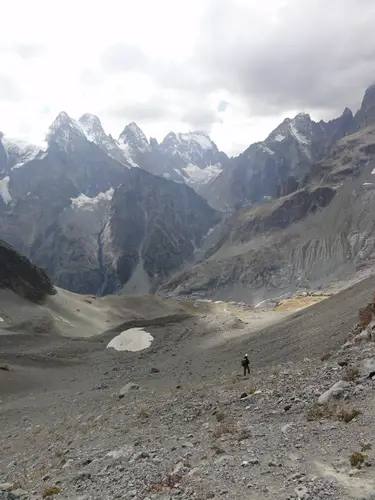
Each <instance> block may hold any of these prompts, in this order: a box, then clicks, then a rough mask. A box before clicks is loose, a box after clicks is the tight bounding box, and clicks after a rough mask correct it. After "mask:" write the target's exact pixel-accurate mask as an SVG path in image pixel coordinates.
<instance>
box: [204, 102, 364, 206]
mask: <svg viewBox="0 0 375 500" xmlns="http://www.w3.org/2000/svg"><path fill="white" fill-rule="evenodd" d="M355 128H356V124H355V122H354V118H353V115H352V113H351V111H350V110H348V109H345V111H344V113H343V114H342V116H341V117H339V118H337V119H335V120H332V121H330V122H323V121H321V122H319V123H316V122H314V121H313V120H311V118H310V116H309V115H308V114H305V113H299V114H298V115H297V116H295V117H294V118H293V119H290V118H287V119H285V120H284V121H283V122H282V123H281V124H280V125H279V126H278V127H277V128H276V129H275V130H274V131H273V132H271V134H270V135H269V136H268V137H267V139H266V140H265V141H264V142H259V143H256V144H252V145H251V146H250V147H249V148H248V149H247V150H246V151H244V153H242V154H241V155H240V156H238V157H237V158H234V159H232V161H231V166H230V168H227V169H225V170H224V171H223V173H222V174H221V175H220V176H219V177H217V179H216V180H214V181H213V182H212V183H211V184H210V185H209V186H207V188H206V189H204V190H203V191H202V194H203V195H204V196H205V197H206V198H207V199H208V200H209V202H210V203H211V205H212V206H217V207H221V208H223V209H227V210H231V209H233V208H239V207H241V206H244V205H248V204H249V203H259V202H262V201H264V200H267V199H275V198H278V197H280V196H284V195H287V194H289V193H291V192H293V191H295V190H297V189H298V188H299V187H301V186H302V183H303V179H304V177H305V176H306V175H307V174H308V173H309V172H310V169H311V167H312V165H314V163H316V162H317V161H318V160H320V159H321V158H323V157H324V156H325V155H326V154H327V153H328V151H329V150H330V148H331V147H332V145H333V144H334V143H335V142H336V141H337V140H339V139H340V138H341V137H343V136H344V135H345V134H347V133H350V132H352V131H354V130H355Z"/></svg>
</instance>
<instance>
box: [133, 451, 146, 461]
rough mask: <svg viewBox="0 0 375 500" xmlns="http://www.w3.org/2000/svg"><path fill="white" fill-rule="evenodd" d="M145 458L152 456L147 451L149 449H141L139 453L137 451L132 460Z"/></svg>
mask: <svg viewBox="0 0 375 500" xmlns="http://www.w3.org/2000/svg"><path fill="white" fill-rule="evenodd" d="M145 458H150V454H149V453H147V451H140V452H139V453H136V454H135V455H134V456H133V458H132V459H131V461H132V462H137V461H138V460H142V459H145Z"/></svg>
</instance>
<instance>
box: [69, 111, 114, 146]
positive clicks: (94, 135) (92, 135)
mask: <svg viewBox="0 0 375 500" xmlns="http://www.w3.org/2000/svg"><path fill="white" fill-rule="evenodd" d="M78 122H79V124H80V126H81V127H82V129H83V131H84V132H85V134H86V137H87V139H88V140H89V141H91V142H94V143H95V144H96V145H98V146H100V147H102V148H103V149H104V150H111V149H113V148H116V141H115V140H114V139H113V137H112V136H111V135H107V134H106V133H105V132H104V129H103V125H102V122H101V121H100V119H99V118H98V117H97V116H96V115H93V114H91V113H85V114H84V115H82V116H81V118H80V119H79V120H78Z"/></svg>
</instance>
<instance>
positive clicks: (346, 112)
mask: <svg viewBox="0 0 375 500" xmlns="http://www.w3.org/2000/svg"><path fill="white" fill-rule="evenodd" d="M341 116H351V117H353V112H352V110H351V109H350V108H345V109H344V111H343V112H342V115H341Z"/></svg>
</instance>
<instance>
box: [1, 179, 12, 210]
mask: <svg viewBox="0 0 375 500" xmlns="http://www.w3.org/2000/svg"><path fill="white" fill-rule="evenodd" d="M9 180H10V179H9V176H7V177H4V179H1V180H0V197H1V198H2V199H3V202H4V203H5V205H8V204H9V203H10V202H11V201H12V195H11V194H10V192H9Z"/></svg>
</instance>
